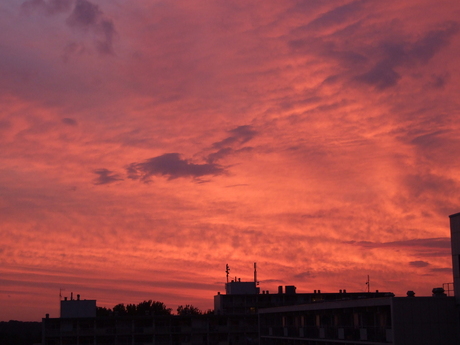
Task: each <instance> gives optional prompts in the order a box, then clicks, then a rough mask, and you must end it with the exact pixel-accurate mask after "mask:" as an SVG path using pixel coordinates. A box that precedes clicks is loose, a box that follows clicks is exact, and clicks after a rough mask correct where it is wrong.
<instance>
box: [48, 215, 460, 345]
mask: <svg viewBox="0 0 460 345" xmlns="http://www.w3.org/2000/svg"><path fill="white" fill-rule="evenodd" d="M450 222H451V234H452V260H453V275H454V290H455V297H448V296H447V295H446V294H445V293H444V289H442V288H436V289H433V296H431V297H415V296H414V295H415V294H414V292H412V291H408V293H407V297H395V296H394V294H392V293H388V292H378V291H376V292H367V293H350V292H347V291H346V290H340V291H339V292H337V293H323V292H321V291H320V290H315V291H314V292H313V293H297V292H296V288H295V286H292V285H289V286H285V287H284V288H283V286H279V287H278V291H277V293H269V291H266V290H263V291H262V293H260V288H259V287H258V282H257V278H256V270H255V268H256V266H255V264H254V282H241V281H240V279H236V278H235V280H232V281H231V282H228V272H229V268H228V265H227V283H226V284H225V292H226V293H225V294H220V293H218V294H217V295H216V296H214V314H206V315H151V314H146V315H117V314H116V313H112V314H111V315H109V316H96V301H95V300H81V299H80V297H79V296H78V295H77V299H76V300H74V299H73V297H71V299H70V300H64V301H61V317H60V318H49V317H48V316H47V317H46V318H44V319H43V322H42V327H43V332H42V344H43V345H71V344H72V345H89V344H91V345H100V344H103V345H108V344H111V345H112V344H114V345H160V344H161V345H176V344H177V345H179V344H181V345H182V344H183V345H193V344H197V345H198V344H199V345H202V344H203V345H207V344H209V345H210V344H217V345H230V344H233V345H235V344H242V345H244V344H248V345H250V344H260V345H264V344H265V345H278V344H283V345H284V344H289V345H300V344H308V345H332V344H349V345H351V344H368V345H371V344H373V345H380V344H392V345H412V344H414V345H415V344H417V345H424V344H426V345H437V344H439V345H451V344H452V345H454V344H460V312H459V303H460V273H459V270H460V213H457V214H454V215H451V216H450Z"/></svg>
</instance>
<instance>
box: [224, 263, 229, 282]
mask: <svg viewBox="0 0 460 345" xmlns="http://www.w3.org/2000/svg"><path fill="white" fill-rule="evenodd" d="M225 272H226V273H227V283H228V275H229V274H230V267H228V264H226V265H225Z"/></svg>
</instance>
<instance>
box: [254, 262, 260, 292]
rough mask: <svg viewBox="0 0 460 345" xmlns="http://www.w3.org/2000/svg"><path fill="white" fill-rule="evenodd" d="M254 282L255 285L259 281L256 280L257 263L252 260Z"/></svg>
mask: <svg viewBox="0 0 460 345" xmlns="http://www.w3.org/2000/svg"><path fill="white" fill-rule="evenodd" d="M254 284H255V285H256V286H257V285H259V282H258V281H257V263H256V262H254Z"/></svg>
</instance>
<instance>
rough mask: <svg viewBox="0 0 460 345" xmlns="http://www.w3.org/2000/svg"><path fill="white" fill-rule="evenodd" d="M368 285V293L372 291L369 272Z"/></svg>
mask: <svg viewBox="0 0 460 345" xmlns="http://www.w3.org/2000/svg"><path fill="white" fill-rule="evenodd" d="M366 285H367V293H369V292H370V291H371V282H370V280H369V274H368V275H367V282H366Z"/></svg>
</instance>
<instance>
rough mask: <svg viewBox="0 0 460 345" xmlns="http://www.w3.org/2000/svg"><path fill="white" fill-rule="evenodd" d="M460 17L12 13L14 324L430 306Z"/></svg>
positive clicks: (0, 6)
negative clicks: (348, 303)
mask: <svg viewBox="0 0 460 345" xmlns="http://www.w3.org/2000/svg"><path fill="white" fill-rule="evenodd" d="M458 18H460V2H459V1H458V0H437V1H434V0H404V1H400V0H398V1H396V0H394V1H393V0H388V1H371V0H369V1H366V0H359V1H351V0H348V1H346V0H343V1H342V0H337V1H332V0H323V1H320V0H310V1H306V0H304V1H301V0H283V1H279V0H276V1H275V0H264V1H247V0H235V1H230V0H208V1H204V0H201V1H198V0H129V1H128V0H100V1H97V0H27V1H18V0H3V1H1V2H0V99H1V100H0V235H1V240H0V321H8V320H10V319H14V320H21V321H39V320H41V318H42V317H44V316H45V314H46V313H49V314H50V316H51V317H58V316H59V291H60V289H62V295H63V296H70V293H71V292H73V293H74V296H75V295H76V294H80V295H81V296H82V298H84V299H96V300H97V304H98V306H104V307H110V308H111V307H113V306H114V305H116V304H118V303H125V304H126V303H139V302H142V301H144V300H149V299H152V300H156V301H161V302H164V303H165V304H166V305H167V306H168V307H170V308H172V309H173V310H175V309H176V308H177V306H178V305H181V304H184V305H185V304H193V305H194V306H196V307H199V308H200V309H208V308H213V296H214V295H215V294H217V292H218V291H220V292H222V293H224V283H225V281H226V275H225V265H226V264H229V266H230V269H231V271H230V276H231V277H233V278H234V277H235V276H236V277H238V278H241V280H243V281H250V280H252V279H253V263H254V262H257V267H258V278H259V281H260V288H261V290H269V291H270V292H271V293H275V292H276V290H277V287H278V286H279V285H295V286H296V287H297V292H299V293H304V292H313V290H314V289H320V290H321V291H323V292H338V291H339V289H347V291H350V292H351V291H356V292H359V291H367V287H366V285H365V282H366V280H367V276H368V275H369V276H370V282H371V290H376V289H378V290H379V291H391V292H394V293H395V294H396V295H397V296H404V295H405V294H406V291H408V290H413V291H415V293H416V296H427V295H430V294H431V290H432V288H434V287H440V286H442V284H443V283H448V282H451V281H452V273H451V257H450V236H449V233H450V232H449V218H448V216H449V215H450V214H453V213H456V212H460V160H459V159H458V155H459V153H460V134H459V133H460V112H459V109H460V107H459V106H460V96H459V95H460V63H459V56H460V21H459V20H458Z"/></svg>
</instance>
